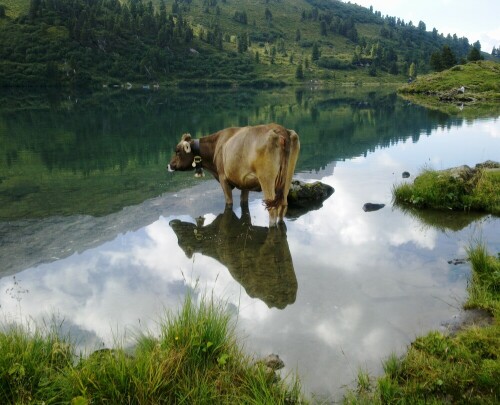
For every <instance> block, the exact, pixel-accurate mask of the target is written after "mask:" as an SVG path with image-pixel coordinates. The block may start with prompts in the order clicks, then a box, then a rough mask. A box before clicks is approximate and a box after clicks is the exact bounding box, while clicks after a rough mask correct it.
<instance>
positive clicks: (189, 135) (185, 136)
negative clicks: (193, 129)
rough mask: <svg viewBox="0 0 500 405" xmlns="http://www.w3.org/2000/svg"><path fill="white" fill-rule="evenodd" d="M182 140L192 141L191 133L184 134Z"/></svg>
mask: <svg viewBox="0 0 500 405" xmlns="http://www.w3.org/2000/svg"><path fill="white" fill-rule="evenodd" d="M181 141H186V142H189V141H191V134H184V135H182V138H181Z"/></svg>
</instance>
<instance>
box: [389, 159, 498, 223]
mask: <svg viewBox="0 0 500 405" xmlns="http://www.w3.org/2000/svg"><path fill="white" fill-rule="evenodd" d="M465 173H467V176H466V177H465V178H464V177H462V176H461V175H457V172H454V171H453V170H443V171H436V170H430V169H425V170H423V171H422V173H421V174H420V175H418V176H417V177H416V178H415V180H414V182H413V184H410V183H403V184H399V185H395V186H393V189H392V195H393V200H394V202H395V203H396V204H398V205H402V206H409V207H414V208H418V209H425V208H433V209H438V210H458V211H480V212H489V213H492V214H495V215H500V170H498V169H495V170H488V169H482V168H477V169H471V170H470V171H469V172H465Z"/></svg>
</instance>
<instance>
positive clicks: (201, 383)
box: [0, 296, 302, 404]
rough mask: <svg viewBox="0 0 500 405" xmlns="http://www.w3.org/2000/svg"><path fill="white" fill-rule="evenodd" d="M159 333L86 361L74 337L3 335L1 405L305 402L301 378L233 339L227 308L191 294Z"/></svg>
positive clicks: (16, 332) (19, 330)
mask: <svg viewBox="0 0 500 405" xmlns="http://www.w3.org/2000/svg"><path fill="white" fill-rule="evenodd" d="M160 326H161V327H160V334H159V336H153V335H151V334H147V335H142V336H140V337H138V338H137V344H136V347H135V349H134V351H133V352H129V351H126V350H124V349H123V348H120V347H117V348H114V349H104V350H98V351H96V352H94V353H93V354H91V355H90V356H88V357H82V356H81V355H77V353H75V349H74V346H73V345H72V343H71V342H70V339H69V338H66V339H61V338H59V337H58V336H57V333H55V332H50V333H47V334H43V333H41V332H40V331H35V332H34V333H31V332H30V331H29V330H26V329H23V328H19V327H18V328H14V329H10V330H7V331H3V332H0V403H18V404H21V403H45V404H54V403H71V404H91V403H109V404H160V403H163V404H181V403H184V404H235V403H242V404H284V403H296V402H298V401H301V400H302V399H301V393H300V387H299V385H298V382H297V381H296V380H293V381H291V382H290V383H285V382H284V381H281V380H279V379H278V380H277V379H276V376H275V374H274V372H272V373H270V372H269V371H268V370H266V369H265V367H264V366H262V365H258V364H254V363H253V362H252V361H251V360H250V358H249V357H248V356H247V355H245V354H244V353H243V351H242V349H241V347H240V345H239V344H238V343H237V341H236V335H235V333H234V324H233V322H232V319H231V316H230V314H229V313H228V312H227V311H226V309H225V307H224V305H223V304H222V303H215V302H213V301H212V300H208V299H204V300H202V301H201V303H200V304H199V305H196V304H195V303H194V300H193V298H192V297H191V296H188V297H187V298H186V300H185V302H184V305H183V307H182V308H181V310H180V311H179V313H177V314H168V315H167V316H166V317H165V319H163V320H162V322H161V324H160Z"/></svg>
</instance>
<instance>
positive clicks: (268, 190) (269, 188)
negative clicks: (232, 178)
mask: <svg viewBox="0 0 500 405" xmlns="http://www.w3.org/2000/svg"><path fill="white" fill-rule="evenodd" d="M260 185H261V188H262V193H263V194H264V200H274V197H275V196H276V194H275V191H274V180H272V179H271V178H270V179H268V181H266V180H265V179H263V180H261V181H260ZM268 211H269V227H272V226H276V225H277V219H278V211H277V209H276V208H269V209H268Z"/></svg>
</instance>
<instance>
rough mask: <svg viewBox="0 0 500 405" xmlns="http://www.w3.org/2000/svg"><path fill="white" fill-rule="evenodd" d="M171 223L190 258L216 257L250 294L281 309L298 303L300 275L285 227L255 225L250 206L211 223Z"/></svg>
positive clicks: (226, 211) (220, 216) (180, 244)
mask: <svg viewBox="0 0 500 405" xmlns="http://www.w3.org/2000/svg"><path fill="white" fill-rule="evenodd" d="M199 222H201V221H199ZM170 226H171V227H172V229H173V230H174V232H175V234H176V235H177V238H178V240H179V246H180V247H181V248H182V250H184V253H186V256H187V257H189V258H191V257H192V256H193V254H194V253H201V254H203V255H205V256H210V257H212V258H214V259H216V260H217V261H219V262H220V263H222V264H223V265H224V266H226V267H227V268H228V270H229V272H230V273H231V275H232V276H233V278H234V279H235V280H236V281H238V282H239V283H240V284H241V285H242V286H243V287H244V288H245V290H246V292H247V294H248V295H249V296H250V297H253V298H259V299H261V300H262V301H264V302H265V303H266V304H267V305H268V306H269V307H276V308H280V309H283V308H285V307H286V306H287V305H289V304H292V303H294V302H295V297H296V295H297V278H296V277H295V271H294V269H293V263H292V257H291V255H290V249H289V247H288V241H287V238H286V229H285V227H272V228H267V227H262V226H253V225H252V223H251V218H250V212H249V210H248V205H244V206H242V214H241V218H238V217H237V216H236V214H235V213H234V212H233V210H232V209H230V208H228V209H226V210H225V211H224V213H223V214H220V215H219V216H218V217H217V218H216V219H215V220H214V221H213V222H212V223H211V224H210V225H207V226H203V224H202V223H199V224H193V223H191V222H182V221H180V220H178V219H175V220H172V221H170Z"/></svg>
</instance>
